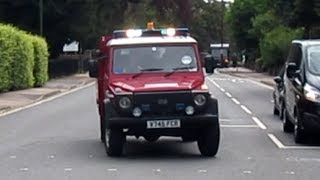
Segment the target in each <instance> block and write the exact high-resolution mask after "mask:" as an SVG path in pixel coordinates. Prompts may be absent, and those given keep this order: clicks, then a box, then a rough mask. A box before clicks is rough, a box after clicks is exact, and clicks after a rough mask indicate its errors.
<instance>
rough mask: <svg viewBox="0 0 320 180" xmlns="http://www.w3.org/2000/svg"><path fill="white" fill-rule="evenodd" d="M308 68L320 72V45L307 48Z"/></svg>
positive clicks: (313, 71) (315, 72) (316, 72)
mask: <svg viewBox="0 0 320 180" xmlns="http://www.w3.org/2000/svg"><path fill="white" fill-rule="evenodd" d="M307 60H308V69H309V70H310V71H311V72H312V73H314V74H320V46H312V47H309V48H308V50H307Z"/></svg>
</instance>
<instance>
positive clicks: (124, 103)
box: [119, 97, 131, 109]
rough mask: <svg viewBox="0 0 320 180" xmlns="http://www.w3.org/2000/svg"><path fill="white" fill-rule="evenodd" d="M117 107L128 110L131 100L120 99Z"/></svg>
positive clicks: (126, 98)
mask: <svg viewBox="0 0 320 180" xmlns="http://www.w3.org/2000/svg"><path fill="white" fill-rule="evenodd" d="M119 106H120V107H121V108H122V109H128V108H129V107H130V106H131V100H130V98H128V97H122V98H120V100H119Z"/></svg>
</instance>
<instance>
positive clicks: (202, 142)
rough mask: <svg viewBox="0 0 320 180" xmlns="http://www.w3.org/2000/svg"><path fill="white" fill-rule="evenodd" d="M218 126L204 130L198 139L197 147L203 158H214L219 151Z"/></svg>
mask: <svg viewBox="0 0 320 180" xmlns="http://www.w3.org/2000/svg"><path fill="white" fill-rule="evenodd" d="M219 142H220V126H219V124H216V125H214V126H211V127H208V128H206V129H204V131H203V133H202V134H201V135H200V137H199V139H198V147H199V150H200V152H201V154H202V155H203V156H215V155H216V154H217V152H218V149H219Z"/></svg>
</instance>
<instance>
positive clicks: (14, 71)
mask: <svg viewBox="0 0 320 180" xmlns="http://www.w3.org/2000/svg"><path fill="white" fill-rule="evenodd" d="M48 56H49V54H48V47H47V43H46V41H45V40H44V39H42V38H40V37H36V36H32V35H30V34H28V33H26V32H24V31H21V30H18V29H17V28H15V27H12V26H10V25H3V24H0V92H3V91H8V90H17V89H23V88H30V87H33V86H34V85H36V86H41V85H43V84H44V83H45V82H46V81H47V80H48Z"/></svg>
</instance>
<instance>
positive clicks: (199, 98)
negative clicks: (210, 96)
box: [193, 94, 207, 106]
mask: <svg viewBox="0 0 320 180" xmlns="http://www.w3.org/2000/svg"><path fill="white" fill-rule="evenodd" d="M193 100H194V103H195V104H196V105H197V106H203V105H204V104H205V103H206V102H207V99H206V96H204V95H203V94H198V95H196V96H195V97H194V99H193Z"/></svg>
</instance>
